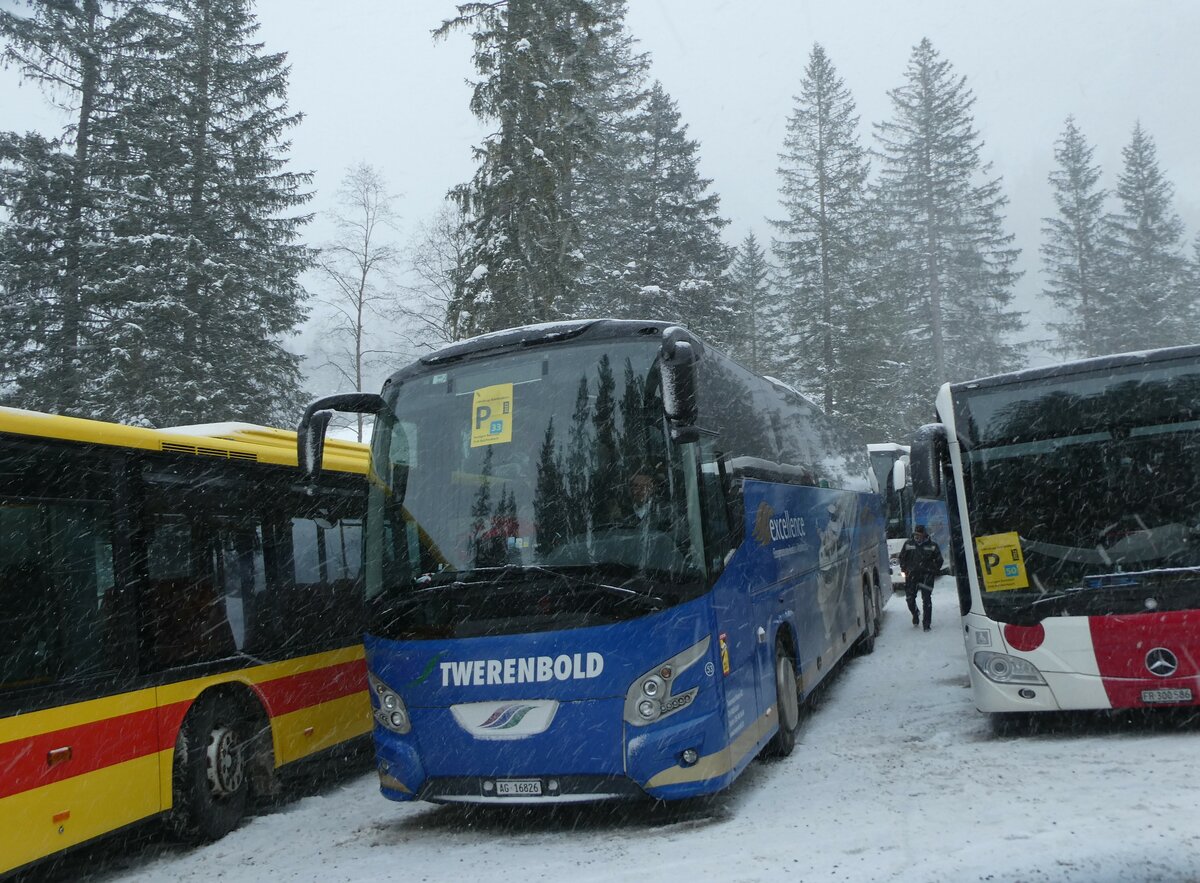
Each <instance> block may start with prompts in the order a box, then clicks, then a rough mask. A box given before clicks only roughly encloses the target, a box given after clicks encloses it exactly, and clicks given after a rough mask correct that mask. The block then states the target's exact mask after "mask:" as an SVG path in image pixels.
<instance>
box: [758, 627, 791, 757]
mask: <svg viewBox="0 0 1200 883" xmlns="http://www.w3.org/2000/svg"><path fill="white" fill-rule="evenodd" d="M775 707H776V709H777V710H778V712H777V713H778V718H779V731H778V732H777V733H776V734H775V736H774V737H773V738H772V739H771V741H770V742H768V743H767V747H766V749H765V752H764V753H766V754H767V755H768V756H770V757H787V756H788V755H789V754H791V753H792V749H793V748H795V747H796V727H798V726H799V725H800V689H799V685H798V684H797V683H796V660H795V657H794V656H793V654H792V651H791V650H789V649H788V646H787V644H786V643H785V642H784V640H783V639H782V638H776V639H775Z"/></svg>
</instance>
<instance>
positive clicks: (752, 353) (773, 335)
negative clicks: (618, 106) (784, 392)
mask: <svg viewBox="0 0 1200 883" xmlns="http://www.w3.org/2000/svg"><path fill="white" fill-rule="evenodd" d="M729 281H730V285H731V289H732V292H733V294H734V296H735V297H736V298H737V302H738V304H739V307H738V310H737V315H736V317H735V322H734V325H733V332H732V334H731V335H730V340H729V354H730V355H731V356H733V357H734V358H735V359H738V360H739V361H741V362H742V364H744V365H745V366H746V367H747V368H749V369H750V370H751V371H754V372H755V373H757V374H761V373H763V372H765V371H767V370H768V365H769V364H770V363H772V362H773V359H772V357H771V348H772V344H774V343H776V342H777V338H778V334H779V329H778V327H777V326H778V316H777V312H778V311H777V310H776V309H775V303H776V301H775V296H774V292H773V287H772V285H771V265H770V264H768V263H767V255H766V252H765V251H764V250H763V247H762V246H761V245H759V244H758V238H757V237H756V236H755V235H754V233H753V231H751V232H750V233H747V234H746V238H745V239H743V240H742V244H741V246H740V247H739V248H738V249H737V253H736V255H735V257H734V259H733V263H732V264H731V265H730V268H729Z"/></svg>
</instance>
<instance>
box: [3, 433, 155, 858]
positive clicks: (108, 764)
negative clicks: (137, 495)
mask: <svg viewBox="0 0 1200 883" xmlns="http://www.w3.org/2000/svg"><path fill="white" fill-rule="evenodd" d="M122 468H123V457H122V456H121V455H120V454H117V453H107V454H102V455H98V454H93V453H91V452H88V451H85V450H81V449H80V448H79V446H74V445H65V444H57V443H30V442H27V441H5V442H0V770H4V775H3V776H0V874H3V872H4V871H6V870H9V869H11V868H13V867H19V866H21V865H23V864H25V863H27V862H30V861H33V860H35V859H37V858H41V857H42V856H44V855H47V854H49V853H51V852H55V851H58V850H61V849H63V848H65V847H68V846H72V845H74V844H76V843H80V842H83V841H85V840H89V839H91V838H93V837H96V836H98V835H100V834H103V833H105V832H107V831H110V830H112V829H114V828H118V827H121V826H123V825H126V824H128V823H130V822H133V821H136V820H138V819H140V818H144V817H146V816H149V815H152V814H154V813H156V812H157V811H158V809H159V803H158V793H159V782H158V758H157V749H158V745H157V740H156V738H155V732H156V731H155V721H154V708H153V691H150V690H133V689H132V687H133V683H132V677H133V657H134V641H133V629H132V619H131V617H130V616H129V615H128V609H127V607H126V603H127V595H126V593H125V592H124V591H123V588H124V586H123V580H122V579H120V576H119V575H120V574H121V573H122V571H123V570H124V568H123V566H122V564H121V562H123V561H125V560H126V550H125V547H124V546H122V545H120V543H121V539H120V538H122V537H123V536H124V535H125V534H126V530H125V529H124V528H125V527H126V525H124V523H123V521H122V520H121V519H122V518H123V516H122V515H121V509H120V507H119V506H117V505H114V487H115V486H116V479H117V477H118V475H119V474H120V472H121V469H122ZM114 546H116V547H117V548H114Z"/></svg>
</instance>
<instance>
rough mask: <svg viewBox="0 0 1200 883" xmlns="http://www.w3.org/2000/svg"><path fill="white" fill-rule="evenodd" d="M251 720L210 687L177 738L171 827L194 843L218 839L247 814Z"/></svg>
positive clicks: (184, 723) (188, 716) (232, 702)
mask: <svg viewBox="0 0 1200 883" xmlns="http://www.w3.org/2000/svg"><path fill="white" fill-rule="evenodd" d="M249 736H250V722H249V721H248V720H247V718H246V715H245V713H244V712H243V711H242V709H241V708H240V707H239V706H238V704H237V703H236V702H234V701H233V699H232V698H230V697H229V696H227V695H224V694H221V693H207V694H205V695H203V696H201V697H200V698H199V699H198V700H197V701H196V704H195V705H193V706H192V709H191V711H189V712H188V715H187V717H186V718H185V719H184V722H183V726H182V727H180V728H179V736H178V737H177V738H176V740H175V764H174V770H173V775H172V790H173V805H172V808H171V812H170V815H169V816H168V820H169V824H170V827H171V829H172V830H173V831H174V833H175V834H176V836H178V837H179V838H180V839H183V840H186V841H188V842H191V843H204V842H208V841H212V840H219V839H220V838H222V837H224V836H225V835H226V834H228V833H229V832H230V831H232V830H233V829H234V828H236V827H237V826H238V824H239V823H240V822H241V821H242V818H243V817H244V816H245V814H246V800H247V792H248V790H249V769H248V766H249V763H250V758H249V757H248V749H247V746H248V745H249V743H250V739H249Z"/></svg>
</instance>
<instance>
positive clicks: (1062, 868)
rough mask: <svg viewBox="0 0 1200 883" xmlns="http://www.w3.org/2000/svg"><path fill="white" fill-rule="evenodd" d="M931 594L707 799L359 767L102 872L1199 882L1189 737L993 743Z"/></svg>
mask: <svg viewBox="0 0 1200 883" xmlns="http://www.w3.org/2000/svg"><path fill="white" fill-rule="evenodd" d="M934 601H935V611H934V627H933V631H932V632H930V633H928V634H925V633H922V632H921V631H920V630H919V629H914V628H913V627H912V625H911V624H910V622H909V617H908V611H907V610H906V609H905V607H904V601H903V598H902V597H901V596H899V595H897V596H895V597H893V598H892V599H891V601H890V602H889V604H888V605H887V608H886V610H885V626H884V630H883V633H882V635H881V636H880V639H879V641H878V644H877V649H876V651H875V653H874V655H872V656H868V657H864V658H861V659H854V660H851V661H850V662H849V664H848V665H847V666H846V667H845V669H844V670H843V671H842V672H841V673H840V675H839V676H838V677H837V678H836V679H835V681H834V682H833V684H832V685H831V687H830V689H829V690H828V691H827V692H826V694H825V695H824V696H823V698H822V699H821V700H820V702H819V704H818V705H817V707H816V708H815V709H814V710H813V711H812V712H811V713H810V715H809V716H808V717H807V719H806V720H805V722H804V724H803V727H802V731H801V734H800V739H799V744H798V745H797V747H796V751H795V753H794V754H793V755H792V756H791V757H789V758H787V759H786V760H782V761H776V762H770V763H766V762H757V763H755V764H752V765H751V767H750V768H749V769H748V770H747V771H746V773H745V774H744V775H743V776H742V778H741V779H740V780H739V781H738V782H737V783H736V784H735V785H734V786H733V787H732V788H731V789H730V790H729V791H727V792H726V793H724V794H722V795H719V796H718V797H716V798H715V799H712V800H710V801H704V802H693V803H688V804H685V805H667V806H654V805H649V804H647V805H639V806H631V805H621V806H595V807H587V808H582V809H578V808H577V809H569V810H567V811H562V810H557V811H553V812H552V811H549V810H542V809H541V808H537V811H532V810H517V809H512V808H510V809H489V810H487V811H479V810H476V811H468V810H463V809H460V808H455V807H439V806H433V805H429V804H398V803H391V802H389V801H387V800H384V799H383V798H382V797H380V796H379V794H378V791H377V790H376V783H375V777H374V775H373V774H368V775H359V776H355V777H352V778H350V779H349V780H347V781H343V782H341V783H340V784H339V785H337V786H335V787H333V788H330V789H327V790H325V791H324V792H322V793H320V794H318V795H317V796H308V797H304V798H302V799H300V800H298V801H295V802H293V803H291V804H289V805H287V806H285V807H284V808H283V809H281V810H279V811H276V812H274V813H271V814H267V815H262V816H259V817H257V818H254V819H251V820H250V821H249V822H248V823H247V824H245V825H244V826H243V827H242V828H241V829H240V830H238V831H235V832H234V833H233V834H231V835H229V836H228V837H226V838H225V839H224V840H222V841H220V842H218V843H215V844H212V845H209V846H206V847H202V848H196V849H187V848H184V847H174V846H154V847H151V848H141V849H140V850H139V851H138V852H137V853H135V855H134V856H133V857H132V858H127V859H124V860H122V861H121V862H120V864H121V865H123V866H124V867H123V869H122V870H120V871H117V870H112V869H110V870H107V871H102V872H100V873H99V874H97V875H95V876H94V877H93V879H95V880H102V881H106V883H107V881H115V880H156V881H157V880H180V881H189V880H192V881H205V883H209V881H213V880H217V879H220V880H226V881H260V880H270V881H282V880H305V881H306V880H313V881H322V883H328V881H340V880H406V881H408V880H411V881H420V880H430V881H441V880H455V881H461V883H468V881H476V880H485V879H500V878H505V879H519V880H521V881H523V883H525V881H538V880H546V881H555V883H586V881H608V880H627V879H628V880H634V879H638V880H648V879H649V880H661V881H684V880H687V881H692V880H714V881H750V880H790V881H797V883H798V881H825V880H848V881H955V883H959V881H976V880H995V881H1086V883H1108V881H1112V883H1116V881H1122V883H1124V881H1152V880H1153V881H1159V880H1161V881H1183V880H1200V725H1198V724H1195V723H1192V722H1190V721H1187V720H1186V719H1179V718H1174V719H1171V720H1168V721H1162V720H1155V721H1150V722H1146V721H1132V720H1129V719H1121V720H1115V721H1108V720H1096V719H1094V718H1087V719H1073V720H1071V721H1069V722H1067V723H1065V724H1060V725H1059V726H1057V727H1053V728H1050V729H1049V731H1046V730H1043V731H1041V732H1033V733H1030V732H1025V733H1021V734H1016V735H1007V734H1006V735H994V734H993V732H992V728H991V725H990V723H989V720H988V719H987V718H986V717H985V716H984V715H981V714H979V713H978V712H977V711H975V708H974V706H973V705H972V703H971V697H970V691H969V689H968V687H967V679H966V662H965V654H964V652H963V643H962V639H961V637H960V635H959V627H958V625H957V623H958V615H957V607H956V600H955V597H954V589H953V584H952V582H951V581H950V580H949V578H943V580H942V581H941V583H940V584H939V586H938V589H937V591H935V593H934ZM84 870H86V868H80V867H78V866H76V867H75V868H73V869H69V873H70V875H71V876H72V878H74V877H78V876H79V875H80V874H81V873H82V872H83V871H84Z"/></svg>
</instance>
